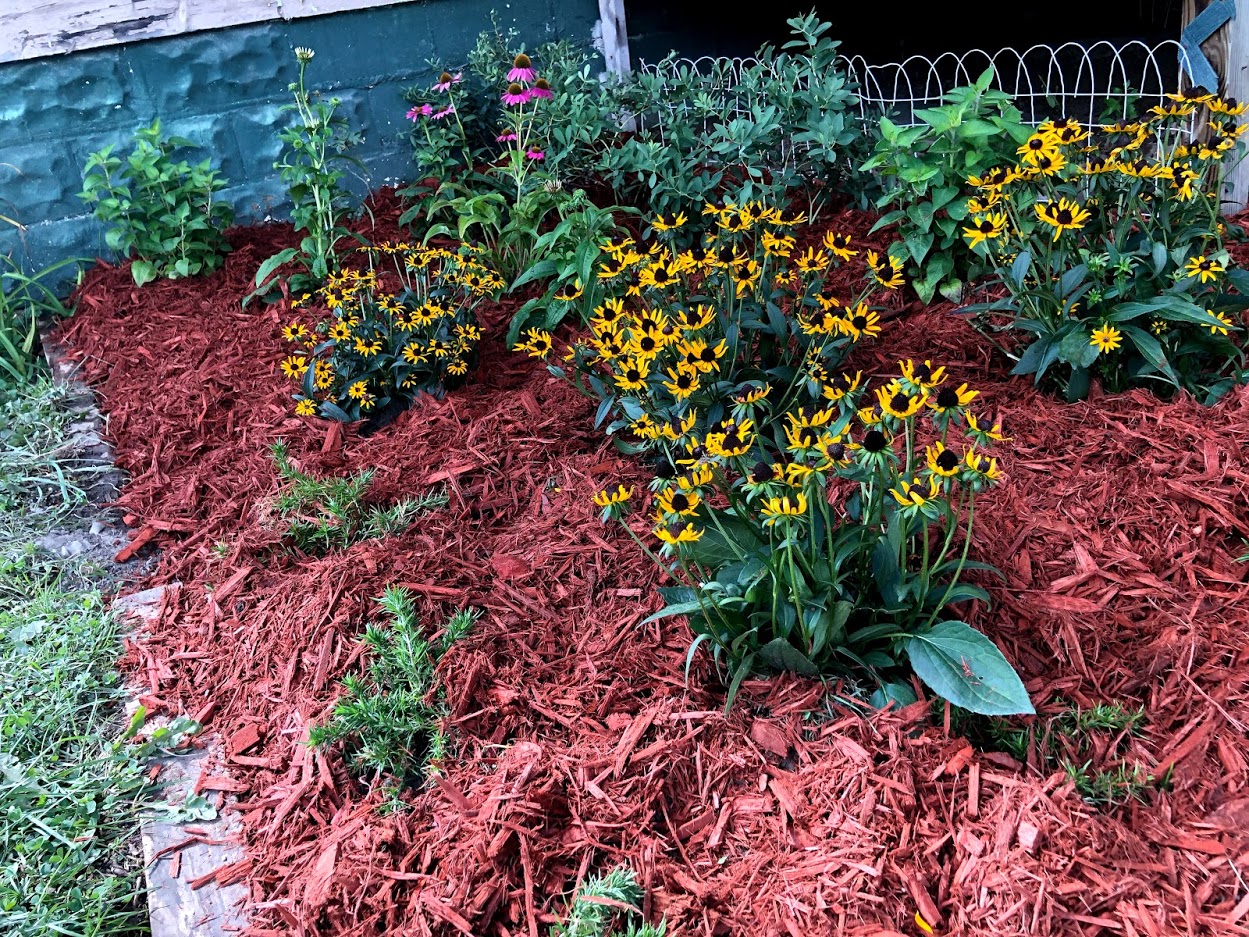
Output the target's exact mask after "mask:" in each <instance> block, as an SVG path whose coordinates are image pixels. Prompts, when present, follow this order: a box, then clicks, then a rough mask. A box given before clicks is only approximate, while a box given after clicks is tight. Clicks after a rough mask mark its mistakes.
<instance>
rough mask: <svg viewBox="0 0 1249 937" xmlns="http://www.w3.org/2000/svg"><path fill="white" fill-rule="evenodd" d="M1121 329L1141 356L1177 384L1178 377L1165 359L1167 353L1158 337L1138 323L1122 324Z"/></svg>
mask: <svg viewBox="0 0 1249 937" xmlns="http://www.w3.org/2000/svg"><path fill="white" fill-rule="evenodd" d="M1121 331H1122V332H1123V334H1124V335H1126V336H1127V337H1128V338H1130V339H1131V340H1132V344H1133V345H1135V346H1136V350H1137V351H1139V352H1140V353H1141V357H1142V358H1144V359H1145V360H1146V361H1148V362H1149V363H1150V364H1152V365H1153V366H1154V367H1155V368H1157V369H1158V370H1159V371H1161V372H1162V373H1163V374H1165V375H1166V376H1167V377H1168V378H1169V379H1170V380H1171V381H1172V382H1173V383H1175V384H1177V385H1178V384H1179V377H1177V376H1176V373H1175V371H1174V370H1172V368H1171V362H1170V361H1168V360H1167V353H1166V352H1165V351H1163V350H1162V345H1161V344H1160V343H1159V342H1158V339H1156V338H1154V337H1153V336H1152V335H1150V334H1149V333H1148V332H1146V331H1145V330H1144V329H1142V328H1141V327H1140V326H1138V325H1124V326H1122V328H1121Z"/></svg>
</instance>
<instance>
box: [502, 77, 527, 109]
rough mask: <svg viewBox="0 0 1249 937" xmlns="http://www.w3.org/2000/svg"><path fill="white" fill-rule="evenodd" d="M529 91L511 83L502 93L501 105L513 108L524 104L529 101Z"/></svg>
mask: <svg viewBox="0 0 1249 937" xmlns="http://www.w3.org/2000/svg"><path fill="white" fill-rule="evenodd" d="M529 96H530V94H529V89H528V88H522V87H521V86H520V85H519V84H517V83H516V82H512V83H511V84H510V85H508V86H507V90H506V91H504V92H503V103H504V104H506V105H507V106H508V107H515V106H516V105H518V104H524V103H526V102H527V101H528V100H529Z"/></svg>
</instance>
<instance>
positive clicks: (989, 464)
mask: <svg viewBox="0 0 1249 937" xmlns="http://www.w3.org/2000/svg"><path fill="white" fill-rule="evenodd" d="M963 461H964V464H965V465H966V466H967V468H968V469H970V470H971V471H972V472H974V473H975V474H976V475H979V476H980V477H981V478H983V479H985V480H986V481H990V482H995V481H997V480H998V479H1000V478H1001V477H1002V473H1001V472H1000V471H999V470H998V467H997V459H995V458H992V457H989V456H982V455H981V454H980V453H979V452H977V451H976V450H975V449H968V450H967V455H966V457H965V458H964V460H963Z"/></svg>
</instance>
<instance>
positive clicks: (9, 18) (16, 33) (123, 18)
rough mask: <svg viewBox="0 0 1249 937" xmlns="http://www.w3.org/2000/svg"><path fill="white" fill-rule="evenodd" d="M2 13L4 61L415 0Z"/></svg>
mask: <svg viewBox="0 0 1249 937" xmlns="http://www.w3.org/2000/svg"><path fill="white" fill-rule="evenodd" d="M8 2H10V3H11V4H12V6H14V7H16V8H17V9H15V10H13V11H7V10H6V11H5V12H4V13H3V14H2V19H0V62H13V61H18V60H20V59H33V58H39V57H41V56H45V55H57V54H60V53H64V52H77V51H78V50H80V49H93V48H98V47H100V46H109V45H115V44H117V43H121V42H129V41H131V40H133V39H153V38H156V37H158V36H178V35H183V34H185V33H191V32H200V31H202V30H206V29H218V28H220V27H223V26H243V25H246V24H248V23H263V22H267V21H269V20H279V19H280V20H293V19H301V18H304V17H309V16H321V15H322V14H325V13H342V12H345V11H348V10H364V9H368V8H370V7H381V6H393V5H395V4H396V3H406V2H410V0H34V2H26V3H18V2H17V0H8Z"/></svg>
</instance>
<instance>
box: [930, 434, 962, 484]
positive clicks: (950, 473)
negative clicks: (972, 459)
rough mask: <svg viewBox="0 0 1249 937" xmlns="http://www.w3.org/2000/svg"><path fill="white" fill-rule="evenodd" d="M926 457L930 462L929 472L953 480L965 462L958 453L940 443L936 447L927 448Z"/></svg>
mask: <svg viewBox="0 0 1249 937" xmlns="http://www.w3.org/2000/svg"><path fill="white" fill-rule="evenodd" d="M924 457H925V459H926V461H927V462H928V471H930V472H932V473H933V474H934V475H940V476H941V477H942V478H953V477H954V476H955V475H957V474H958V470H959V466H960V465H962V461H963V460H962V459H960V458H959V457H958V454H957V453H956V452H954V451H953V450H952V449H947V448H946V447H945V443H943V442H940V441H938V442H937V444H936V445H935V446H928V447H927V448H925V449H924Z"/></svg>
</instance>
